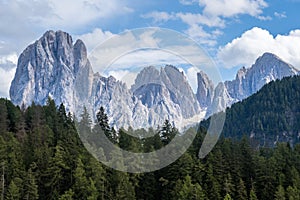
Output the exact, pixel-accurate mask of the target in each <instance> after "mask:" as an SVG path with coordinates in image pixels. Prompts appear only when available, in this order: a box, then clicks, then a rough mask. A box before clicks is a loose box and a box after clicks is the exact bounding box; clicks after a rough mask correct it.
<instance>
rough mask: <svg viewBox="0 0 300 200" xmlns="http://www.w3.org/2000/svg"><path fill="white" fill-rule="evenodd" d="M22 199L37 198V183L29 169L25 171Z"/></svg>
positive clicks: (31, 199)
mask: <svg viewBox="0 0 300 200" xmlns="http://www.w3.org/2000/svg"><path fill="white" fill-rule="evenodd" d="M24 199H26V200H35V199H39V194H38V185H37V183H36V178H35V176H34V174H33V172H32V170H31V168H29V170H28V171H27V175H26V178H25V180H24Z"/></svg>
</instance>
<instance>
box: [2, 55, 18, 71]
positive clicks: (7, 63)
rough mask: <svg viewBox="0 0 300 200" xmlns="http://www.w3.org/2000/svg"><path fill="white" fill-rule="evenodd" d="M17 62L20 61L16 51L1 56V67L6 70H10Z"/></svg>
mask: <svg viewBox="0 0 300 200" xmlns="http://www.w3.org/2000/svg"><path fill="white" fill-rule="evenodd" d="M17 62H18V56H17V54H16V53H12V54H9V55H2V56H0V67H1V68H2V69H4V70H8V71H9V70H11V69H12V68H15V67H16V65H17Z"/></svg>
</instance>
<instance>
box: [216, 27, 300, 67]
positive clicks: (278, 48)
mask: <svg viewBox="0 0 300 200" xmlns="http://www.w3.org/2000/svg"><path fill="white" fill-rule="evenodd" d="M299 45H300V30H299V29H298V30H293V31H291V32H290V33H289V34H288V35H277V36H275V37H274V36H273V35H272V34H270V33H269V31H267V30H264V29H261V28H257V27H254V28H252V29H251V30H248V31H246V32H245V33H243V34H242V35H241V37H238V38H236V39H234V40H232V41H231V42H229V43H228V44H226V45H225V46H223V47H220V48H219V52H218V58H219V59H220V60H221V61H222V62H223V63H224V64H225V67H228V68H230V67H234V66H238V65H245V66H247V67H249V66H251V64H253V63H254V61H255V59H256V58H258V57H259V56H261V55H262V54H263V53H265V52H271V53H274V54H276V55H277V56H279V57H280V58H282V59H283V60H285V61H286V62H289V63H291V64H292V65H294V66H295V67H297V68H299V69H300V49H299Z"/></svg>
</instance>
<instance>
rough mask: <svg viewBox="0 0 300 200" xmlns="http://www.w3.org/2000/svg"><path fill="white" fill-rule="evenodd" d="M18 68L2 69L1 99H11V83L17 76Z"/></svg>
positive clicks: (0, 80) (0, 75)
mask: <svg viewBox="0 0 300 200" xmlns="http://www.w3.org/2000/svg"><path fill="white" fill-rule="evenodd" d="M15 72H16V68H10V69H9V70H8V69H7V68H5V69H3V68H2V67H0V97H6V98H9V87H10V83H11V81H12V79H13V77H14V75H15Z"/></svg>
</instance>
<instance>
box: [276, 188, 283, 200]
mask: <svg viewBox="0 0 300 200" xmlns="http://www.w3.org/2000/svg"><path fill="white" fill-rule="evenodd" d="M275 200H285V191H284V188H283V187H282V186H281V185H279V186H278V187H277V191H276V193H275Z"/></svg>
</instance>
